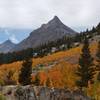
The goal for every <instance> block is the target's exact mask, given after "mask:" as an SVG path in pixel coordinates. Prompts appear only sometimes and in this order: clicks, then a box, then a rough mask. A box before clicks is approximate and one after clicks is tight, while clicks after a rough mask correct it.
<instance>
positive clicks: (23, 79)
mask: <svg viewBox="0 0 100 100" xmlns="http://www.w3.org/2000/svg"><path fill="white" fill-rule="evenodd" d="M31 74H32V60H31V59H29V58H28V59H25V60H24V61H23V64H22V68H21V71H20V74H19V83H20V84H21V85H29V84H31Z"/></svg>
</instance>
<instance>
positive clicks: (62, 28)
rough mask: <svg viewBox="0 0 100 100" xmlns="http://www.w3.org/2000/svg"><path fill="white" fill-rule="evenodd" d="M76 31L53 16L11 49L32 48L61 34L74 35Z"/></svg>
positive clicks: (55, 38)
mask: <svg viewBox="0 0 100 100" xmlns="http://www.w3.org/2000/svg"><path fill="white" fill-rule="evenodd" d="M75 34H76V32H75V31H74V30H72V29H71V28H69V27H67V26H66V25H64V24H63V23H62V22H61V21H60V19H59V18H58V17H57V16H55V17H54V18H53V19H52V20H51V21H49V22H48V23H47V24H43V25H42V26H41V27H40V28H38V29H37V30H34V31H33V32H31V33H30V36H29V37H28V38H26V39H24V40H23V41H22V42H21V43H19V44H18V45H16V46H15V47H14V49H13V51H19V50H22V49H26V48H34V47H36V46H39V45H40V44H43V43H47V42H48V41H55V40H57V39H59V38H62V37H63V36H71V35H75Z"/></svg>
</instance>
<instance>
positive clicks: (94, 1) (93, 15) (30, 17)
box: [0, 0, 100, 43]
mask: <svg viewBox="0 0 100 100" xmlns="http://www.w3.org/2000/svg"><path fill="white" fill-rule="evenodd" d="M55 15H56V16H58V17H59V18H60V19H61V21H62V22H63V23H64V24H66V25H67V26H69V27H71V28H73V29H75V30H76V31H82V30H85V29H86V28H91V27H92V26H95V25H97V24H98V23H99V22H100V0H0V28H4V29H5V28H7V29H6V30H4V31H5V32H4V33H2V32H0V37H1V36H2V37H3V38H0V43H1V42H3V41H5V40H6V39H11V40H12V41H13V42H15V43H18V42H20V41H21V40H22V39H24V38H26V36H28V35H29V33H30V32H31V31H32V30H34V29H36V28H38V27H40V26H41V24H43V23H47V22H48V21H49V20H51V19H52V18H53V17H54V16H55ZM8 28H10V29H18V33H16V32H13V33H11V32H10V31H9V30H8ZM20 29H21V30H24V32H23V31H21V32H20V31H19V30H20ZM25 30H26V31H25ZM27 30H29V31H27ZM25 34H26V35H25ZM27 34H28V35H27ZM21 36H22V37H21Z"/></svg>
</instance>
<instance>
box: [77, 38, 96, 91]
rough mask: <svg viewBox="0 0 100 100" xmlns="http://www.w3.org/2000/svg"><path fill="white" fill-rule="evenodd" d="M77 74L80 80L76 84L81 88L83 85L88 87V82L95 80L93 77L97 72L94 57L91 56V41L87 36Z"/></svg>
mask: <svg viewBox="0 0 100 100" xmlns="http://www.w3.org/2000/svg"><path fill="white" fill-rule="evenodd" d="M76 74H77V75H78V76H79V80H78V81H77V82H76V85H77V86H78V87H80V88H81V89H82V88H83V87H86V88H87V87H88V82H93V77H94V74H95V70H94V64H93V58H92V57H91V54H90V50H89V42H88V39H87V38H86V37H85V39H84V46H83V48H82V54H81V57H80V58H79V67H78V69H77V72H76Z"/></svg>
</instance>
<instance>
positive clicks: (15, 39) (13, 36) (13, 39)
mask: <svg viewBox="0 0 100 100" xmlns="http://www.w3.org/2000/svg"><path fill="white" fill-rule="evenodd" d="M4 31H5V34H6V35H7V37H8V39H9V40H11V41H12V42H13V43H18V42H19V41H18V39H17V37H16V36H15V34H12V33H9V32H8V30H7V29H5V30H4Z"/></svg>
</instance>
